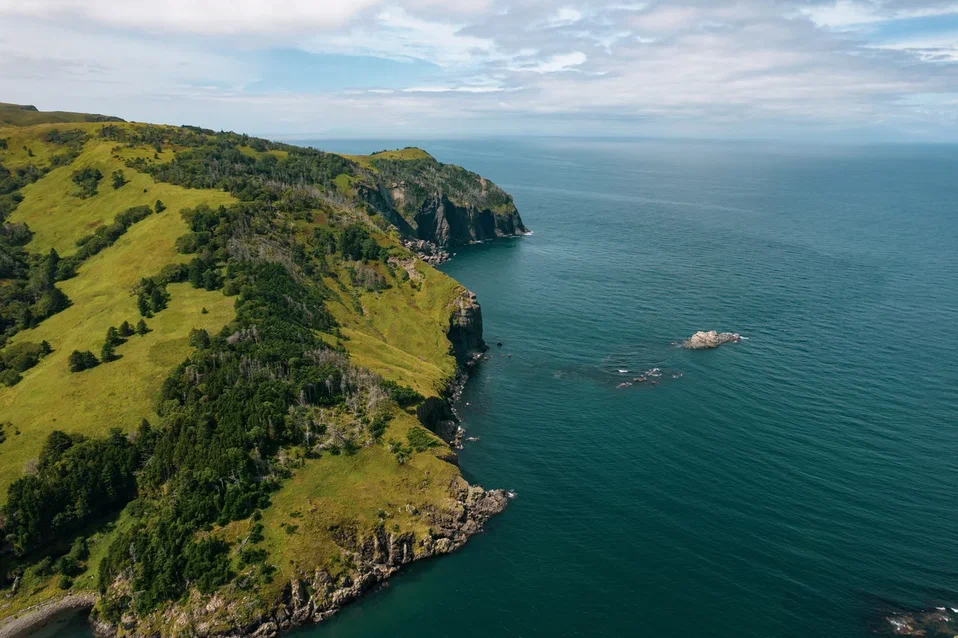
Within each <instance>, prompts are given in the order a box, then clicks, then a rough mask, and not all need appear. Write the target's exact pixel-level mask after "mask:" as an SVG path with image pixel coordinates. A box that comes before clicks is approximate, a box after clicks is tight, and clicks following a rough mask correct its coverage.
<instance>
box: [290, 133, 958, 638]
mask: <svg viewBox="0 0 958 638" xmlns="http://www.w3.org/2000/svg"><path fill="white" fill-rule="evenodd" d="M413 142H414V141H410V140H401V141H398V142H383V141H377V142H355V143H352V142H334V143H326V142H319V143H318V145H320V146H322V147H326V148H331V149H332V150H339V151H349V152H369V151H373V150H378V149H381V148H385V147H396V146H405V145H407V144H410V143H413ZM424 146H425V147H426V148H427V149H428V150H430V151H431V152H432V153H433V154H434V155H436V156H437V157H438V158H439V159H441V160H443V161H448V162H455V163H459V164H462V165H464V166H467V167H468V168H470V169H472V170H475V171H477V172H479V173H482V174H483V175H485V176H486V177H489V178H491V179H492V180H494V181H496V182H497V183H499V184H500V185H502V186H503V187H504V188H506V189H507V190H508V191H509V192H511V193H512V194H513V195H514V196H515V200H516V203H517V205H518V207H519V209H520V211H521V213H522V216H523V219H524V221H525V222H526V224H527V225H528V226H529V227H530V228H532V229H533V230H534V231H535V234H534V235H532V236H530V237H524V238H521V239H515V240H505V241H501V242H496V243H492V244H486V245H482V246H477V247H474V248H470V249H467V250H462V251H460V252H459V254H458V255H457V256H456V258H455V259H454V260H453V261H452V262H451V263H449V264H448V265H447V266H446V267H445V270H446V271H447V272H448V273H449V274H451V275H452V276H453V277H455V278H457V279H458V280H460V281H461V282H463V283H464V284H465V285H467V286H468V287H469V288H471V289H472V290H474V291H475V292H476V293H477V294H478V295H479V299H480V301H481V302H482V306H483V315H484V321H485V330H486V340H487V341H489V342H491V343H493V344H495V342H497V341H501V342H502V343H503V346H502V348H497V347H496V346H494V345H493V348H492V350H491V351H490V356H491V359H490V360H489V361H487V362H486V363H485V364H484V366H483V367H482V369H481V370H480V371H479V373H478V374H477V376H476V377H475V378H474V379H473V380H472V381H471V382H470V385H469V386H468V388H467V391H466V393H465V396H464V401H465V402H468V405H464V406H462V412H463V415H464V417H465V425H466V427H467V428H468V429H469V433H470V434H471V435H474V436H478V437H480V440H479V441H478V442H475V443H471V444H468V447H467V448H466V449H465V450H464V451H463V452H462V453H461V465H462V467H463V468H464V472H465V474H466V475H467V477H468V478H469V479H470V480H471V481H474V482H478V483H481V484H482V485H485V486H487V487H503V488H508V489H512V490H514V491H515V492H516V493H517V494H518V497H517V498H516V499H515V500H514V501H513V502H512V503H511V505H510V507H509V509H508V510H507V511H506V512H505V513H504V514H503V515H502V516H500V517H498V518H496V519H494V520H493V521H492V522H491V523H490V524H489V526H488V529H487V531H486V532H485V533H484V534H482V535H479V536H477V537H475V538H473V539H472V540H471V541H470V542H469V544H468V545H467V546H466V548H464V549H463V550H462V551H460V552H458V553H456V554H454V555H451V556H448V557H444V558H442V559H439V560H434V561H428V562H425V563H421V564H418V565H415V566H413V567H412V568H411V569H410V570H408V571H407V572H405V573H403V574H401V575H400V576H398V577H396V578H395V579H393V580H392V581H391V582H390V584H389V587H388V588H386V589H385V590H384V591H380V592H378V593H375V594H373V595H370V596H368V597H366V598H365V599H364V600H362V601H361V602H359V603H357V604H355V605H353V606H351V607H349V608H347V609H346V610H344V611H343V612H341V613H340V614H339V615H338V616H337V617H336V618H334V619H333V620H331V621H330V622H328V623H324V624H323V625H321V626H319V627H314V628H310V629H306V630H303V631H301V632H300V633H298V634H297V636H299V638H305V637H310V638H341V637H342V638H346V637H350V638H351V637H354V636H367V635H388V636H416V637H418V638H428V637H439V636H451V635H455V636H457V637H460V638H466V637H470V636H476V637H479V636H483V637H485V636H559V635H562V636H592V635H641V636H715V637H730V638H731V637H735V638H739V637H756V638H766V637H773V636H786V637H791V636H795V637H802V638H805V637H810V636H829V637H831V636H843V637H845V636H850V637H855V636H868V635H872V634H871V628H872V626H873V625H872V623H874V622H875V620H876V618H877V617H878V615H879V614H880V612H881V611H882V610H884V609H887V608H888V607H890V606H896V605H902V606H910V605H915V606H927V605H934V604H942V603H949V604H953V605H956V606H958V465H956V462H955V461H956V451H958V427H956V424H958V340H956V338H955V327H956V325H958V188H956V184H958V149H956V148H955V147H920V148H919V147H914V148H910V147H894V148H892V147H884V148H855V149H848V148H799V149H794V148H774V147H766V146H754V145H731V144H709V143H674V142H673V143H665V142H621V143H617V142H586V141H581V142H579V141H534V142H522V143H518V142H512V143H505V142H495V143H493V142H485V143H480V142H470V143H461V144H446V143H442V144H440V143H424ZM707 329H718V330H734V331H737V332H740V333H742V334H743V335H745V336H746V337H747V340H746V341H743V342H742V343H739V344H732V345H727V346H724V347H722V348H720V349H718V350H714V351H707V352H690V351H686V350H683V349H681V348H677V347H675V346H674V345H672V344H673V342H675V341H678V340H681V339H683V338H685V337H687V336H689V335H690V334H692V333H693V332H695V331H696V330H707ZM506 355H511V357H508V356H506ZM620 368H621V369H628V370H630V372H629V373H628V374H620V373H618V372H617V370H618V369H620ZM651 368H660V369H661V371H662V376H661V377H659V378H658V379H657V380H658V383H657V384H656V385H652V384H651V383H646V384H644V385H635V386H632V387H626V388H617V387H616V386H617V385H619V384H620V383H622V382H623V381H624V380H626V379H627V378H631V377H632V376H634V375H635V374H638V373H641V372H643V371H646V370H649V369H651ZM676 375H681V376H677V378H675V377H676Z"/></svg>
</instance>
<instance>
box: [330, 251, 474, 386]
mask: <svg viewBox="0 0 958 638" xmlns="http://www.w3.org/2000/svg"><path fill="white" fill-rule="evenodd" d="M415 268H416V270H417V272H419V273H420V276H421V277H422V281H421V282H420V283H414V282H413V281H412V280H408V281H405V282H404V281H401V280H400V279H399V278H398V277H391V276H390V275H389V273H388V272H387V271H386V270H385V269H382V271H381V272H382V274H383V275H384V276H386V278H387V281H388V282H389V284H390V285H391V287H390V288H388V289H386V290H381V291H378V292H356V291H349V293H346V294H344V295H341V297H340V300H338V301H332V302H329V303H327V307H328V308H329V310H330V312H332V313H333V316H334V317H335V318H336V321H337V322H338V323H339V324H340V326H341V328H340V330H341V333H342V334H343V335H344V336H345V337H346V339H343V340H335V339H330V341H331V342H334V343H339V344H341V345H343V346H344V347H345V348H346V350H347V351H348V352H349V355H350V357H351V358H352V360H353V361H355V362H356V363H357V364H359V365H361V366H364V367H366V368H369V369H370V370H373V371H374V372H377V373H379V374H380V375H382V376H383V377H385V378H387V379H390V380H392V381H397V382H400V383H403V384H405V385H409V386H411V387H413V388H414V389H416V390H418V391H419V392H420V393H422V394H423V395H425V396H437V395H439V394H440V393H441V392H442V390H443V389H444V388H445V387H446V385H447V383H448V382H449V380H450V379H451V378H452V377H453V376H454V375H455V373H456V361H455V359H454V357H453V356H452V354H451V353H450V349H449V340H448V339H446V334H445V330H446V329H447V328H448V326H449V315H450V311H451V308H450V304H451V303H452V302H453V301H454V300H455V299H456V297H457V296H458V295H459V293H460V291H462V286H460V285H459V284H458V283H457V282H456V281H455V280H454V279H452V278H450V277H447V276H446V275H444V274H442V273H440V272H439V271H437V270H436V269H435V268H433V267H432V266H429V265H428V264H425V263H422V262H419V263H416V264H415ZM400 271H401V269H397V273H398V272H400ZM340 280H343V281H348V275H347V274H343V275H341V276H340ZM330 288H332V289H333V290H336V288H335V285H331V286H330Z"/></svg>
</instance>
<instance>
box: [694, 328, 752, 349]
mask: <svg viewBox="0 0 958 638" xmlns="http://www.w3.org/2000/svg"><path fill="white" fill-rule="evenodd" d="M741 340H742V336H741V335H740V334H738V333H737V332H716V331H715V330H709V331H708V332H702V331H700V332H696V333H695V334H694V335H692V336H691V337H689V339H688V340H687V341H685V342H684V343H683V344H682V345H683V346H684V347H686V348H689V349H690V350H706V349H708V348H717V347H719V346H720V345H722V344H725V343H735V342H738V341H741Z"/></svg>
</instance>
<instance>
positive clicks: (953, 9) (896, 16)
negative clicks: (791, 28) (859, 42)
mask: <svg viewBox="0 0 958 638" xmlns="http://www.w3.org/2000/svg"><path fill="white" fill-rule="evenodd" d="M953 13H958V3H953V4H941V3H936V4H934V5H930V6H921V3H920V2H914V3H910V5H906V6H905V7H904V8H903V7H901V6H900V5H899V6H889V5H888V4H887V3H885V2H874V1H873V2H862V1H856V0H835V2H833V3H828V4H820V5H816V6H812V7H803V8H801V9H799V11H798V14H799V15H803V16H805V17H807V18H809V19H810V20H811V21H812V22H814V23H815V24H816V25H817V26H820V27H829V28H833V29H847V28H853V27H862V26H866V25H870V24H874V23H877V22H885V21H888V20H901V19H908V18H927V17H932V16H941V15H949V14H953Z"/></svg>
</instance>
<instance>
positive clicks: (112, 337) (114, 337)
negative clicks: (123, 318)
mask: <svg viewBox="0 0 958 638" xmlns="http://www.w3.org/2000/svg"><path fill="white" fill-rule="evenodd" d="M106 343H108V344H110V345H111V346H114V347H115V346H118V345H120V344H121V343H123V338H122V337H120V331H119V330H117V329H116V328H114V327H113V326H110V328H109V329H108V330H107V331H106Z"/></svg>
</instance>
